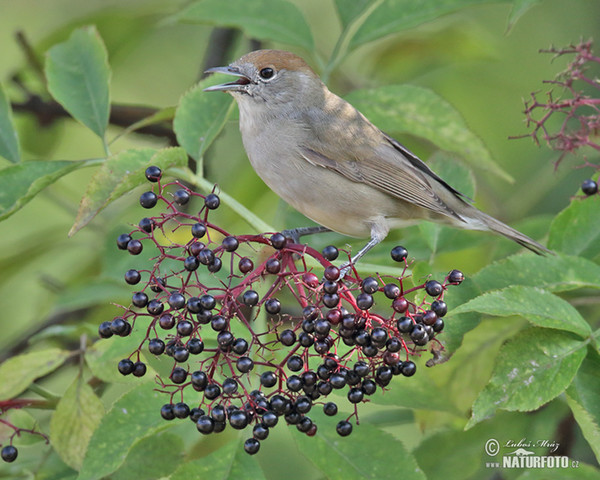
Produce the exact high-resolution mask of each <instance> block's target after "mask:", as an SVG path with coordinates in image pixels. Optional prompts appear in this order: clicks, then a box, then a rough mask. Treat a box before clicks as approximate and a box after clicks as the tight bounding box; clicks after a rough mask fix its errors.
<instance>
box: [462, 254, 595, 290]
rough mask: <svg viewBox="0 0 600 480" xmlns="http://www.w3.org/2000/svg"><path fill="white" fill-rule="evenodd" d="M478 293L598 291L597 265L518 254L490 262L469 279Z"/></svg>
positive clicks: (575, 259) (571, 258)
mask: <svg viewBox="0 0 600 480" xmlns="http://www.w3.org/2000/svg"><path fill="white" fill-rule="evenodd" d="M472 280H473V282H474V283H475V284H476V285H477V286H479V288H480V289H481V291H488V290H496V289H499V288H504V287H507V286H510V285H537V286H538V287H540V288H543V289H545V290H549V291H551V292H565V291H569V290H575V289H578V288H585V287H592V288H600V266H599V265H597V264H595V263H593V262H591V261H589V260H586V259H585V258H582V257H576V256H570V255H564V254H557V255H548V256H541V255H530V254H518V255H513V256H511V257H509V258H506V259H503V260H500V261H498V262H494V263H492V264H491V265H488V266H487V267H485V268H483V269H481V270H480V271H479V272H478V273H477V274H475V275H474V276H473V278H472Z"/></svg>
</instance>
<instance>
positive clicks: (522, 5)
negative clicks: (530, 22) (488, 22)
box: [506, 0, 540, 31]
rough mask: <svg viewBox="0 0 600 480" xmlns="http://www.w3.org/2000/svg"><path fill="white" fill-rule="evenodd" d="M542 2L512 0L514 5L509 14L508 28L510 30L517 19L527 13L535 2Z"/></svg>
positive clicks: (537, 1) (538, 0)
mask: <svg viewBox="0 0 600 480" xmlns="http://www.w3.org/2000/svg"><path fill="white" fill-rule="evenodd" d="M537 3H540V0H512V7H511V9H510V14H509V15H508V22H507V26H506V29H507V31H509V30H510V29H511V28H512V27H513V26H514V24H515V23H517V20H519V18H521V17H522V16H523V15H525V12H527V11H528V10H529V9H530V8H531V7H533V6H534V5H535V4H537Z"/></svg>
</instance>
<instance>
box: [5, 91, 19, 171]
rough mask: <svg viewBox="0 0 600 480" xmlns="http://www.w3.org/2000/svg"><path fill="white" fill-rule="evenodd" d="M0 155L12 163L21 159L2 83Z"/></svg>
mask: <svg viewBox="0 0 600 480" xmlns="http://www.w3.org/2000/svg"><path fill="white" fill-rule="evenodd" d="M0 156H2V157H4V158H6V159H7V160H8V161H9V162H12V163H17V162H19V160H21V152H20V149H19V137H18V135H17V130H16V129H15V125H14V123H13V118H12V109H11V107H10V101H9V100H8V97H7V96H6V92H5V91H4V87H3V86H2V84H0Z"/></svg>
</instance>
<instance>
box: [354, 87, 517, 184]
mask: <svg viewBox="0 0 600 480" xmlns="http://www.w3.org/2000/svg"><path fill="white" fill-rule="evenodd" d="M345 98H346V100H347V101H348V102H350V103H351V104H352V105H354V106H355V107H356V108H357V109H358V110H360V111H361V112H362V113H363V114H364V115H365V116H366V117H367V118H368V119H369V120H371V121H372V122H373V123H374V124H375V125H377V126H378V127H379V128H381V129H382V130H384V131H387V132H394V133H400V132H405V133H410V134H412V135H416V136H418V137H422V138H424V139H426V140H428V141H430V142H431V143H433V144H434V145H435V146H437V147H439V148H440V149H442V150H445V151H447V152H452V153H456V154H458V155H460V156H461V157H462V158H464V159H465V160H466V161H467V162H469V163H470V164H471V165H473V167H475V168H479V169H485V170H488V171H490V172H492V173H494V174H495V175H498V176H499V177H501V178H503V179H504V180H507V181H512V177H511V176H510V175H509V174H508V173H506V172H505V171H504V170H502V169H501V168H500V167H499V166H498V165H497V164H496V163H495V162H494V161H493V160H492V157H491V155H490V153H489V151H488V150H487V149H486V147H485V146H484V144H483V142H482V141H481V139H480V138H479V137H477V136H476V135H475V134H474V133H473V132H471V130H469V128H468V126H467V124H466V123H465V121H464V119H463V118H462V116H461V115H460V113H459V112H458V111H457V110H456V109H455V108H454V107H453V106H452V105H450V104H449V103H448V102H447V101H446V100H444V99H443V98H442V97H440V96H439V95H437V94H436V93H435V92H433V91H431V90H429V89H427V88H423V87H417V86H414V85H387V86H384V87H378V88H371V89H365V90H355V91H353V92H351V93H350V94H349V95H347V96H346V97H345Z"/></svg>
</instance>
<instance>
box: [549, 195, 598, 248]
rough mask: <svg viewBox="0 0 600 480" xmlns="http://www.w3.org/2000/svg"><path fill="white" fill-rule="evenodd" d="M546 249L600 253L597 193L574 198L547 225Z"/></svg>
mask: <svg viewBox="0 0 600 480" xmlns="http://www.w3.org/2000/svg"><path fill="white" fill-rule="evenodd" d="M548 248H550V249H552V250H555V251H557V252H564V253H566V254H569V255H579V256H582V257H585V258H590V259H591V258H594V257H596V256H597V255H598V254H600V196H598V195H593V196H591V197H589V198H585V199H577V200H573V201H572V202H571V204H570V205H569V206H568V207H567V208H565V209H564V210H563V211H562V212H560V213H559V214H558V215H557V216H556V217H555V218H554V221H553V222H552V225H551V226H550V237H549V239H548Z"/></svg>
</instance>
